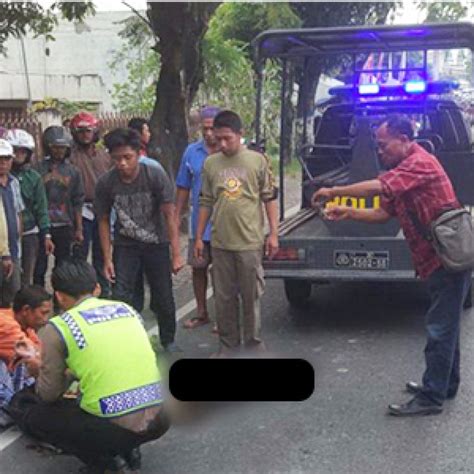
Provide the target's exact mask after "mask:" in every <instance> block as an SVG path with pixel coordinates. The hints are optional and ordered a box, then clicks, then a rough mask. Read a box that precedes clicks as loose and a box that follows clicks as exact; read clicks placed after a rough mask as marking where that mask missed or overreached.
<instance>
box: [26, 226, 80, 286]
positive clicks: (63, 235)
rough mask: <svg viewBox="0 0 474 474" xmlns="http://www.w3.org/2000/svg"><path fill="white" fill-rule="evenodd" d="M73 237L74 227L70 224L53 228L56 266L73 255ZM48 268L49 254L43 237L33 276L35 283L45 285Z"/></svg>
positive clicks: (52, 235) (52, 237)
mask: <svg viewBox="0 0 474 474" xmlns="http://www.w3.org/2000/svg"><path fill="white" fill-rule="evenodd" d="M72 237H73V235H72V229H71V227H69V226H66V225H65V226H60V227H52V228H51V239H52V241H53V243H54V259H55V263H54V265H55V266H58V265H59V264H60V263H61V262H62V261H63V260H64V259H66V258H68V257H70V256H71V246H72ZM47 269H48V256H47V255H46V251H45V248H44V239H41V240H40V244H39V249H38V259H37V260H36V267H35V272H34V278H33V280H34V283H35V285H41V286H44V285H45V280H44V277H45V275H46V271H47Z"/></svg>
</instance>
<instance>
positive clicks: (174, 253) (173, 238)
mask: <svg viewBox="0 0 474 474" xmlns="http://www.w3.org/2000/svg"><path fill="white" fill-rule="evenodd" d="M160 211H161V212H162V213H163V215H164V216H165V220H166V228H167V230H168V236H169V239H170V244H171V258H172V262H173V264H172V265H173V273H174V274H176V273H178V272H179V271H180V270H181V268H183V266H184V261H183V259H182V257H181V252H180V250H179V231H178V222H177V220H176V218H175V207H174V204H173V203H171V202H167V203H164V204H161V206H160Z"/></svg>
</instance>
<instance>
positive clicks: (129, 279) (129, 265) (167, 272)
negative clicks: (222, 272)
mask: <svg viewBox="0 0 474 474" xmlns="http://www.w3.org/2000/svg"><path fill="white" fill-rule="evenodd" d="M113 258H114V267H115V285H114V287H113V291H112V293H113V298H114V299H118V300H122V301H125V302H126V303H128V304H130V305H133V300H134V294H135V288H136V283H137V279H138V275H139V271H140V268H143V271H144V272H145V275H146V277H147V280H148V282H149V284H150V293H151V303H150V308H151V309H152V311H153V312H154V313H155V315H156V317H157V320H158V327H159V329H160V341H161V344H162V345H163V346H166V345H168V344H170V343H172V342H173V341H174V337H175V333H176V309H175V303H174V297H173V283H172V280H171V261H170V250H169V244H168V243H163V244H145V243H142V242H136V243H135V244H133V245H116V246H115V247H114V255H113Z"/></svg>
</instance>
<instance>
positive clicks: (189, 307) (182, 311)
mask: <svg viewBox="0 0 474 474" xmlns="http://www.w3.org/2000/svg"><path fill="white" fill-rule="evenodd" d="M212 295H213V292H212V288H208V289H207V294H206V299H209V298H210V297H211V296H212ZM196 308H197V304H196V300H195V299H194V298H193V299H192V300H191V301H188V302H187V303H186V304H185V305H184V306H182V307H181V308H179V309H178V311H177V312H176V321H180V320H181V319H183V318H184V317H186V316H187V315H188V314H189V313H192V312H193V311H194V310H195V309H196ZM147 333H148V335H149V336H152V335H158V326H157V325H156V324H154V325H153V326H152V327H151V328H150V329H148V331H147Z"/></svg>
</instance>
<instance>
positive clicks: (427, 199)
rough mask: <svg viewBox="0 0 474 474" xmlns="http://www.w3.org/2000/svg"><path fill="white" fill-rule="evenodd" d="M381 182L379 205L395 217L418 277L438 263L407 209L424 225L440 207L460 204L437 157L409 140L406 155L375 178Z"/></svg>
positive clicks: (432, 269)
mask: <svg viewBox="0 0 474 474" xmlns="http://www.w3.org/2000/svg"><path fill="white" fill-rule="evenodd" d="M378 179H379V180H380V181H381V183H382V189H383V194H382V199H381V206H382V208H383V209H384V210H385V211H386V212H388V213H389V214H390V215H392V216H396V217H398V219H399V221H400V225H401V227H402V229H403V233H404V234H405V238H406V239H407V242H408V246H409V247H410V250H411V253H412V259H413V263H414V265H415V270H416V272H417V273H418V275H419V276H420V278H422V279H426V278H428V277H429V276H430V275H431V274H432V273H433V272H434V271H435V270H437V269H438V268H439V267H441V265H442V264H441V260H440V259H439V257H438V256H437V254H436V252H435V250H434V248H433V246H432V245H431V244H430V243H429V242H428V241H427V240H426V239H424V238H423V236H422V235H421V234H420V232H419V231H418V230H417V228H416V227H415V225H414V224H413V221H412V220H411V218H410V216H409V214H408V211H411V212H412V213H414V214H416V215H417V216H418V219H419V220H420V222H421V223H422V224H423V226H424V227H426V228H427V229H428V228H429V224H430V223H431V222H432V221H433V219H435V218H436V217H438V216H439V215H440V213H441V212H442V210H443V209H446V208H453V207H460V204H459V202H458V200H457V198H456V195H455V193H454V189H453V186H452V184H451V181H450V180H449V178H448V175H447V174H446V172H445V171H444V168H443V167H442V166H441V164H440V163H439V161H438V160H437V159H436V157H434V156H433V155H431V154H429V153H428V152H427V151H425V149H424V148H422V147H421V146H419V145H417V144H416V143H413V144H412V145H411V147H410V149H409V150H408V157H407V158H405V159H404V160H403V161H402V162H401V163H399V164H398V166H396V167H395V168H393V169H392V170H390V171H388V172H386V173H384V174H382V175H381V176H379V178H378Z"/></svg>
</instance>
